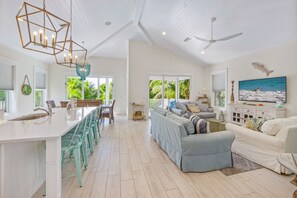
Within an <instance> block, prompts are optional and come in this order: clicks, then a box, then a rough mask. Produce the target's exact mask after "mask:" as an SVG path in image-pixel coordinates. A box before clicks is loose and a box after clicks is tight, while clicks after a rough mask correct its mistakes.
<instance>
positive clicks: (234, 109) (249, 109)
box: [229, 104, 286, 125]
mask: <svg viewBox="0 0 297 198" xmlns="http://www.w3.org/2000/svg"><path fill="white" fill-rule="evenodd" d="M229 111H230V120H229V121H230V122H232V123H234V124H240V125H243V124H244V123H245V121H246V120H247V119H248V118H285V117H286V109H285V108H275V107H272V106H251V105H244V104H229Z"/></svg>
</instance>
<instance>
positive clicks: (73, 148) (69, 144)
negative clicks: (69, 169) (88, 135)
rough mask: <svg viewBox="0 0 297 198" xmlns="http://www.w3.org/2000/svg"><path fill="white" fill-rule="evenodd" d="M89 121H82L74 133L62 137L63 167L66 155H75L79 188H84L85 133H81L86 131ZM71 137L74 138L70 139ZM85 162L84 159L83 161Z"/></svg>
mask: <svg viewBox="0 0 297 198" xmlns="http://www.w3.org/2000/svg"><path fill="white" fill-rule="evenodd" d="M87 122H88V119H87V118H86V119H84V120H82V121H81V122H80V123H79V124H78V125H77V126H76V127H75V129H74V132H73V133H70V135H69V134H66V135H64V136H62V142H61V143H62V149H61V152H62V156H61V157H62V160H61V161H62V165H63V163H64V158H65V155H66V154H68V153H70V152H72V153H73V155H74V160H75V166H76V177H77V180H78V183H79V186H80V187H82V186H83V183H82V179H81V153H83V152H82V150H83V149H82V150H81V146H82V144H83V139H84V133H81V131H84V129H85V128H86V126H87ZM70 136H72V137H71V138H70ZM83 161H84V159H83Z"/></svg>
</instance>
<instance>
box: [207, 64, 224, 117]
mask: <svg viewBox="0 0 297 198" xmlns="http://www.w3.org/2000/svg"><path fill="white" fill-rule="evenodd" d="M221 73H223V74H224V75H225V90H224V91H225V105H224V107H221V106H217V105H216V104H215V103H216V102H215V100H216V95H215V91H214V90H213V76H214V75H218V74H221ZM210 89H211V98H212V100H211V105H212V107H214V108H217V109H220V110H224V111H225V110H226V109H227V106H228V69H227V68H225V69H221V70H218V71H215V72H212V73H211V74H210Z"/></svg>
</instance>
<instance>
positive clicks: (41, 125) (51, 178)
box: [0, 107, 96, 198]
mask: <svg viewBox="0 0 297 198" xmlns="http://www.w3.org/2000/svg"><path fill="white" fill-rule="evenodd" d="M95 109H96V107H85V108H77V109H76V110H69V111H67V110H66V109H64V108H55V109H53V115H52V116H45V117H41V118H38V119H34V120H25V121H7V120H4V121H1V122H0V198H4V197H12V196H10V195H11V194H13V195H17V192H12V191H24V190H27V192H19V193H23V194H22V195H23V196H22V197H26V196H31V193H32V192H31V191H32V189H28V188H30V186H29V187H28V186H26V185H27V184H26V182H25V183H24V182H18V181H14V183H13V186H11V183H10V182H9V181H13V180H11V177H13V174H14V173H20V174H21V173H26V172H27V171H29V172H30V170H31V167H30V166H25V165H23V164H22V163H14V164H9V163H7V162H6V160H8V161H9V160H14V162H15V161H17V159H14V156H11V155H10V154H11V153H13V154H14V155H15V157H20V158H22V161H24V162H26V159H28V160H30V159H31V160H32V159H34V155H33V158H32V156H31V154H30V153H31V151H30V150H28V151H26V150H25V149H22V148H30V146H31V145H33V146H31V147H36V145H39V148H43V150H44V147H45V148H46V149H45V151H44V153H43V152H42V151H41V152H40V149H39V152H38V153H37V155H36V156H38V155H39V156H40V158H42V157H44V158H45V170H46V171H45V179H46V196H47V197H50V198H56V197H59V198H60V197H61V137H62V136H63V135H64V134H65V133H67V132H68V131H69V130H70V129H72V128H74V127H75V126H76V125H77V124H78V123H79V122H81V121H82V120H83V119H84V118H85V117H86V116H87V115H88V114H89V113H91V112H92V111H93V110H95ZM36 142H38V144H36ZM28 144H29V146H28ZM42 144H43V147H42ZM24 145H26V146H24ZM40 145H41V146H40ZM44 145H45V146H44ZM18 147H19V148H18ZM14 151H15V152H14ZM20 152H21V153H26V154H27V155H28V156H23V155H22V154H18V153H20ZM44 155H45V156H44ZM41 161H42V160H41ZM35 164H37V166H36V167H35V170H34V168H33V171H35V172H40V170H39V168H40V167H39V166H40V164H42V163H40V159H39V160H36V159H35ZM36 169H38V170H36ZM31 171H32V170H31ZM36 179H39V180H40V181H39V182H38V183H39V184H40V185H41V184H42V183H43V182H44V178H42V177H40V178H36ZM26 188H27V189H26ZM32 188H33V187H32ZM24 193H25V194H24Z"/></svg>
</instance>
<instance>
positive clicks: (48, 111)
mask: <svg viewBox="0 0 297 198" xmlns="http://www.w3.org/2000/svg"><path fill="white" fill-rule="evenodd" d="M38 110H41V111H45V112H46V113H47V115H49V116H52V115H53V111H52V107H51V106H49V107H48V110H46V109H44V108H40V107H37V108H36V109H34V111H38Z"/></svg>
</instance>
